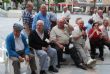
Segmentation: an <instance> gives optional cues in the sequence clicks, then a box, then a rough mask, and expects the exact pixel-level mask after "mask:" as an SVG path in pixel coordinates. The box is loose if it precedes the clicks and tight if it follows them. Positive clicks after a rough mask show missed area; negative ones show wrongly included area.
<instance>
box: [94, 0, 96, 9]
mask: <svg viewBox="0 0 110 74" xmlns="http://www.w3.org/2000/svg"><path fill="white" fill-rule="evenodd" d="M95 6H96V0H94V8H95Z"/></svg>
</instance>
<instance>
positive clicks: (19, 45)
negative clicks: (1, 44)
mask: <svg viewBox="0 0 110 74" xmlns="http://www.w3.org/2000/svg"><path fill="white" fill-rule="evenodd" d="M22 29H23V27H22V26H21V25H20V24H17V23H15V24H14V25H13V32H12V33H11V34H9V35H8V36H7V38H6V48H7V50H8V55H9V58H10V59H11V60H12V61H13V63H12V65H13V68H14V74H21V73H20V62H23V61H24V60H26V62H29V64H30V68H31V70H32V73H31V74H36V73H35V70H36V65H35V63H34V62H33V60H34V56H32V55H31V53H30V50H29V48H28V44H27V42H26V38H25V36H24V35H22V34H21V30H22ZM23 58H25V59H23Z"/></svg>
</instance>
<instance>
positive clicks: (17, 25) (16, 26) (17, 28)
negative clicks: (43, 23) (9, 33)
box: [13, 23, 23, 31]
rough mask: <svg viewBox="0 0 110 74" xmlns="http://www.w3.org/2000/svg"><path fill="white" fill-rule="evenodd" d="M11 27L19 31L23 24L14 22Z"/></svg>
mask: <svg viewBox="0 0 110 74" xmlns="http://www.w3.org/2000/svg"><path fill="white" fill-rule="evenodd" d="M13 29H15V30H17V31H21V30H23V26H22V25H20V24H18V23H14V25H13Z"/></svg>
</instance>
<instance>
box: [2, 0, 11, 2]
mask: <svg viewBox="0 0 110 74" xmlns="http://www.w3.org/2000/svg"><path fill="white" fill-rule="evenodd" d="M2 1H3V2H4V3H9V2H10V0H2Z"/></svg>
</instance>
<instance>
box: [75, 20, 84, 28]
mask: <svg viewBox="0 0 110 74" xmlns="http://www.w3.org/2000/svg"><path fill="white" fill-rule="evenodd" d="M77 23H78V25H79V27H80V28H83V27H84V22H83V21H82V20H79V21H78V22H77Z"/></svg>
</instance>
